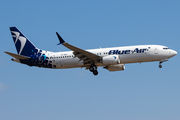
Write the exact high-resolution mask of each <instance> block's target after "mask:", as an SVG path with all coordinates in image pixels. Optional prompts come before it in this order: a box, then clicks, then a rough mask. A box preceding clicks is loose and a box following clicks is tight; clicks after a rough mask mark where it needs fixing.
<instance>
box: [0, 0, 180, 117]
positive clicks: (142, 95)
mask: <svg viewBox="0 0 180 120" xmlns="http://www.w3.org/2000/svg"><path fill="white" fill-rule="evenodd" d="M179 6H180V1H179V0H148V1H147V0H136V1H134V0H51V1H44V0H42V1H37V0H30V1H25V0H1V4H0V16H1V17H0V18H1V19H0V36H1V45H0V120H120V119H122V120H179V119H180V72H179V68H180V64H179V61H180V57H179V54H178V55H177V56H175V57H173V58H171V59H170V60H169V61H168V62H165V63H163V68H162V69H159V68H158V64H159V63H158V62H151V63H142V64H127V65H126V70H125V71H119V72H109V71H107V70H105V69H103V68H99V69H98V70H99V75H98V76H94V75H93V74H92V73H90V72H89V71H88V70H84V69H80V68H76V69H62V70H61V69H58V70H51V69H43V68H37V67H28V66H26V65H22V64H19V63H15V62H12V61H11V57H10V56H8V55H6V54H5V53H4V51H9V52H13V53H16V50H15V46H14V43H13V40H12V37H11V34H10V31H9V27H11V26H16V27H18V28H19V29H20V30H21V31H22V32H23V33H24V34H25V35H26V36H27V37H28V38H29V39H30V40H31V41H32V42H33V43H34V44H35V45H36V46H37V47H38V48H41V49H44V50H49V51H54V52H57V51H67V50H68V49H67V48H65V47H64V46H57V45H56V44H57V43H59V41H58V39H57V36H56V34H55V32H59V33H60V35H61V36H62V37H63V38H64V39H65V40H66V41H67V42H68V43H71V44H73V45H75V46H77V47H80V48H82V49H90V48H99V47H102V48H103V47H114V46H127V45H143V44H158V45H165V46H168V47H170V48H171V49H174V50H176V51H177V52H178V53H180V52H179V51H180V47H179V46H180V44H179V43H180V7H179Z"/></svg>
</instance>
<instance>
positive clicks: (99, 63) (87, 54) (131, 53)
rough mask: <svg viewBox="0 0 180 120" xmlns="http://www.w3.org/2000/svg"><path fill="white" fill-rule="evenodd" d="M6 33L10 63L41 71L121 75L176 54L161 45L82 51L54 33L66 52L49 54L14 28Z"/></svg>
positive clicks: (165, 59) (160, 61)
mask: <svg viewBox="0 0 180 120" xmlns="http://www.w3.org/2000/svg"><path fill="white" fill-rule="evenodd" d="M10 31H11V34H12V37H13V40H14V44H15V46H16V50H17V53H18V54H14V53H10V52H5V53H7V54H8V55H10V56H12V57H13V58H12V61H15V62H19V63H22V64H26V65H28V66H37V67H43V68H53V69H64V68H77V67H81V68H83V67H84V68H86V69H89V70H90V71H91V72H92V73H93V74H94V75H97V74H98V71H97V68H98V67H104V68H105V69H107V70H109V71H121V70H124V69H125V64H128V63H141V62H152V61H159V67H160V68H161V67H162V65H161V63H162V62H165V61H168V59H169V58H171V57H173V56H175V55H176V54H177V52H176V51H174V50H171V49H169V48H168V47H166V46H162V45H137V46H126V47H112V48H100V49H90V50H83V49H80V48H78V47H75V46H73V45H71V44H69V43H67V42H65V41H64V40H63V39H62V37H61V36H60V35H59V34H58V33H57V32H56V34H57V36H58V39H59V41H60V43H59V44H58V45H63V46H65V47H67V48H68V49H70V50H71V51H68V52H49V51H45V50H41V49H39V48H37V47H36V46H35V45H33V43H31V41H30V40H29V39H28V38H26V37H25V36H24V34H22V32H20V31H19V30H18V29H17V28H16V27H10Z"/></svg>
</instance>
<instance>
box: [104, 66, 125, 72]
mask: <svg viewBox="0 0 180 120" xmlns="http://www.w3.org/2000/svg"><path fill="white" fill-rule="evenodd" d="M104 68H105V69H107V70H109V71H122V70H125V65H124V64H117V65H109V66H105V67H104Z"/></svg>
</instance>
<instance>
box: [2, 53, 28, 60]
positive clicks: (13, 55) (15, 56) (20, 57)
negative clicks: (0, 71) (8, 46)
mask: <svg viewBox="0 0 180 120" xmlns="http://www.w3.org/2000/svg"><path fill="white" fill-rule="evenodd" d="M5 53H6V54H8V55H10V56H12V57H14V58H16V59H21V60H25V59H29V58H30V57H26V56H23V55H18V54H14V53H10V52H5Z"/></svg>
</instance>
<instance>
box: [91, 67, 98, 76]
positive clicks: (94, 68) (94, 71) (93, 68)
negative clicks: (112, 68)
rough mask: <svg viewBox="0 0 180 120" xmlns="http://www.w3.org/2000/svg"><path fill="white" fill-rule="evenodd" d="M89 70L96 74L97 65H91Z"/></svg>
mask: <svg viewBox="0 0 180 120" xmlns="http://www.w3.org/2000/svg"><path fill="white" fill-rule="evenodd" d="M89 71H91V72H92V73H93V74H94V75H98V71H97V66H96V65H91V66H90V68H89Z"/></svg>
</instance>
